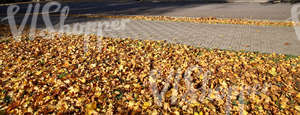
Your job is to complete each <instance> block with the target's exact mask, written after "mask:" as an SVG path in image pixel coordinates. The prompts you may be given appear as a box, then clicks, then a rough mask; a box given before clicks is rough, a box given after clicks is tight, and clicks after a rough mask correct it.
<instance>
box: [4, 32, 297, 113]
mask: <svg viewBox="0 0 300 115" xmlns="http://www.w3.org/2000/svg"><path fill="white" fill-rule="evenodd" d="M101 39H102V41H101V42H102V43H101V47H98V46H97V37H96V36H93V35H91V36H90V42H89V47H88V52H84V50H83V49H84V44H83V36H79V35H68V36H67V35H64V36H60V37H58V36H56V37H55V38H53V39H43V38H41V37H40V38H39V37H37V38H35V39H34V40H26V39H23V40H22V41H21V42H16V41H10V42H2V43H1V44H0V72H1V73H0V91H1V92H0V108H1V112H2V113H10V114H25V113H31V114H33V113H38V114H41V113H43V114H49V113H56V114H72V113H85V114H100V113H110V114H117V113H118V114H159V113H166V114H180V113H181V114H225V113H226V111H227V112H228V110H229V112H230V113H231V114H239V113H240V110H242V112H243V113H244V114H246V113H251V114H280V113H281V114H299V112H300V93H299V91H300V89H299V87H300V58H299V57H293V56H285V55H278V54H263V53H257V52H242V51H241V52H235V51H224V50H218V49H214V50H212V49H204V48H196V47H192V46H186V45H181V44H170V43H167V42H164V41H149V40H143V41H142V40H133V39H119V38H114V39H112V38H101ZM98 48H100V49H101V50H98ZM191 66H200V67H201V68H202V69H203V71H204V72H207V71H210V73H211V74H210V75H209V76H207V77H209V78H210V79H209V81H208V83H207V89H215V88H216V87H220V88H221V89H224V92H222V93H224V97H223V98H224V99H223V98H221V99H214V97H215V96H214V93H210V94H208V93H207V94H205V97H210V99H204V100H203V101H199V100H196V101H192V103H187V101H185V100H184V99H182V98H181V97H182V96H183V95H184V94H186V93H187V90H188V89H187V87H186V86H187V85H186V84H185V83H186V82H185V81H184V79H181V80H180V81H179V85H178V91H175V90H174V87H173V85H170V87H169V88H168V90H167V92H166V94H165V95H164V96H163V97H164V101H163V102H162V106H159V105H158V104H157V103H156V102H155V101H154V98H155V97H154V96H153V94H152V91H153V89H151V87H150V83H149V76H150V72H151V71H152V70H157V71H159V72H160V75H157V79H156V83H157V88H158V89H159V90H162V89H163V87H164V86H165V85H166V83H167V79H166V78H167V77H168V76H169V75H172V73H171V70H175V71H177V72H178V70H181V71H182V73H184V72H185V71H187V68H189V67H191ZM198 72H199V71H198ZM180 75H181V74H180ZM183 75H184V74H182V76H181V77H184V76H183ZM171 77H175V75H174V76H171ZM203 77H204V76H203V74H201V73H200V74H198V73H197V71H193V73H192V74H191V78H192V79H191V81H192V85H193V87H194V88H195V89H199V90H196V92H195V93H194V95H195V96H198V97H199V96H200V95H203V92H202V90H200V89H201V86H202V85H203V80H204V78H203ZM266 83H267V84H269V85H270V87H268V88H267V92H265V93H252V94H251V95H244V102H243V103H241V102H240V100H239V99H240V98H239V95H236V94H239V92H241V91H243V90H241V89H239V88H241V87H245V86H251V87H252V86H255V85H260V86H264V84H266ZM234 86H235V87H237V89H239V90H233V91H232V92H230V93H232V96H231V97H230V98H229V99H230V101H229V100H226V99H228V95H226V94H228V93H229V92H228V90H227V89H226V88H229V87H234ZM261 90H262V89H260V88H258V90H257V91H261ZM173 93H177V94H176V95H177V97H178V99H177V101H176V103H173V104H172V103H171V102H170V101H171V100H170V98H171V97H170V94H173ZM215 93H218V92H215ZM187 99H188V98H187ZM226 101H227V102H226ZM228 101H229V102H228ZM188 102H189V101H188ZM226 103H230V106H229V107H230V108H228V106H226ZM241 104H243V109H240V107H241Z"/></svg>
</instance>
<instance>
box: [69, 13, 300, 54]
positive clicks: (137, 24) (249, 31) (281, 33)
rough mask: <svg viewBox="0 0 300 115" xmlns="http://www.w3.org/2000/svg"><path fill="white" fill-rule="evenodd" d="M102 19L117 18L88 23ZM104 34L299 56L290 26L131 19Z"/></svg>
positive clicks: (298, 42)
mask: <svg viewBox="0 0 300 115" xmlns="http://www.w3.org/2000/svg"><path fill="white" fill-rule="evenodd" d="M105 21H106V22H111V21H121V19H108V20H103V19H102V20H99V21H97V20H94V21H92V22H91V23H95V24H96V23H97V22H105ZM81 24H85V22H82V23H81ZM72 25H74V24H71V26H72ZM104 30H105V29H104ZM104 36H109V37H116V38H127V37H130V38H133V39H148V40H166V41H168V42H172V43H181V44H188V45H193V46H198V47H205V48H219V49H230V50H246V51H260V52H265V53H273V52H275V53H282V54H292V55H300V41H299V40H298V39H297V38H296V34H295V32H294V29H293V28H292V27H270V26H248V25H230V24H196V23H188V22H164V21H141V20H138V21H137V20H131V21H130V22H129V23H126V26H125V29H123V30H116V31H104Z"/></svg>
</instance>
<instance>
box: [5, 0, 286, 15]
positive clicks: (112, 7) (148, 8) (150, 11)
mask: <svg viewBox="0 0 300 115" xmlns="http://www.w3.org/2000/svg"><path fill="white" fill-rule="evenodd" d="M60 3H61V4H62V6H69V7H70V14H107V15H164V16H190V17H210V16H212V17H219V18H251V19H268V20H286V19H288V18H289V17H290V15H291V14H290V12H291V11H290V10H291V7H292V5H291V4H288V3H280V4H271V3H203V2H126V3H124V2H97V1H95V2H91V1H89V2H60ZM41 4H42V5H41V6H43V5H44V4H45V3H41ZM19 6H20V7H21V9H20V11H19V13H21V14H22V13H25V12H26V9H27V6H28V4H21V5H19ZM7 7H8V6H0V14H1V15H6V11H7V10H6V9H7ZM40 10H42V7H41V8H40Z"/></svg>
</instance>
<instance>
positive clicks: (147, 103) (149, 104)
mask: <svg viewBox="0 0 300 115" xmlns="http://www.w3.org/2000/svg"><path fill="white" fill-rule="evenodd" d="M149 106H151V103H149V102H144V105H143V109H147V108H148V107H149Z"/></svg>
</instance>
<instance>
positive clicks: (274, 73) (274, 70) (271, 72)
mask: <svg viewBox="0 0 300 115" xmlns="http://www.w3.org/2000/svg"><path fill="white" fill-rule="evenodd" d="M269 73H270V74H272V75H273V76H276V75H277V72H276V69H275V68H272V69H271V70H269Z"/></svg>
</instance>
